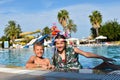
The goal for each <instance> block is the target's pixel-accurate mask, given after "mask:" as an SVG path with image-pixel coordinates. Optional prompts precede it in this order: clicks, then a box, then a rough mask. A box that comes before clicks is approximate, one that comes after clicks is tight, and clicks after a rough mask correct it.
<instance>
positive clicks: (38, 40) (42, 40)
mask: <svg viewBox="0 0 120 80" xmlns="http://www.w3.org/2000/svg"><path fill="white" fill-rule="evenodd" d="M48 36H49V35H48V34H46V35H44V36H42V37H41V38H38V39H37V40H36V41H35V43H36V42H41V43H44V39H45V38H47V37H48Z"/></svg>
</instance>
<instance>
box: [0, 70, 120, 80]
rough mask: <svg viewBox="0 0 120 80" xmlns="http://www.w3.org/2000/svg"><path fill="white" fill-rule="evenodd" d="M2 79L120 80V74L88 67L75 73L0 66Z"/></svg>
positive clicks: (0, 78)
mask: <svg viewBox="0 0 120 80" xmlns="http://www.w3.org/2000/svg"><path fill="white" fill-rule="evenodd" d="M118 72H120V71H118ZM118 72H117V73H118ZM0 80H120V75H119V74H113V73H111V74H93V72H92V70H88V69H83V70H81V72H80V73H75V72H53V71H42V70H25V69H15V68H0Z"/></svg>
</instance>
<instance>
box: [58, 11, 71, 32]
mask: <svg viewBox="0 0 120 80" xmlns="http://www.w3.org/2000/svg"><path fill="white" fill-rule="evenodd" d="M57 18H58V21H59V23H60V24H61V25H62V26H63V29H64V30H65V29H66V26H67V22H68V19H69V13H68V12H67V10H64V9H63V10H60V12H58V15H57Z"/></svg>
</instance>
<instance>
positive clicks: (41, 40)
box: [23, 34, 49, 48]
mask: <svg viewBox="0 0 120 80" xmlns="http://www.w3.org/2000/svg"><path fill="white" fill-rule="evenodd" d="M48 36H49V35H48V34H46V35H44V36H42V37H40V38H38V39H37V40H36V41H35V42H34V43H33V44H35V43H36V42H41V43H42V44H43V43H44V39H45V38H46V37H48ZM33 44H32V45H33ZM29 46H30V45H25V46H24V47H23V48H29Z"/></svg>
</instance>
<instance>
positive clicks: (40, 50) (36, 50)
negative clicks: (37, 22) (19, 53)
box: [34, 44, 44, 57]
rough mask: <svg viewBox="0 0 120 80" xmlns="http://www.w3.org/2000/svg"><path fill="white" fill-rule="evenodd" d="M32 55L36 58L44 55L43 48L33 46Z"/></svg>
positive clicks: (37, 45) (36, 45)
mask: <svg viewBox="0 0 120 80" xmlns="http://www.w3.org/2000/svg"><path fill="white" fill-rule="evenodd" d="M34 53H35V54H36V56H37V57H42V56H43V53H44V48H43V46H42V45H39V44H35V45H34Z"/></svg>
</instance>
